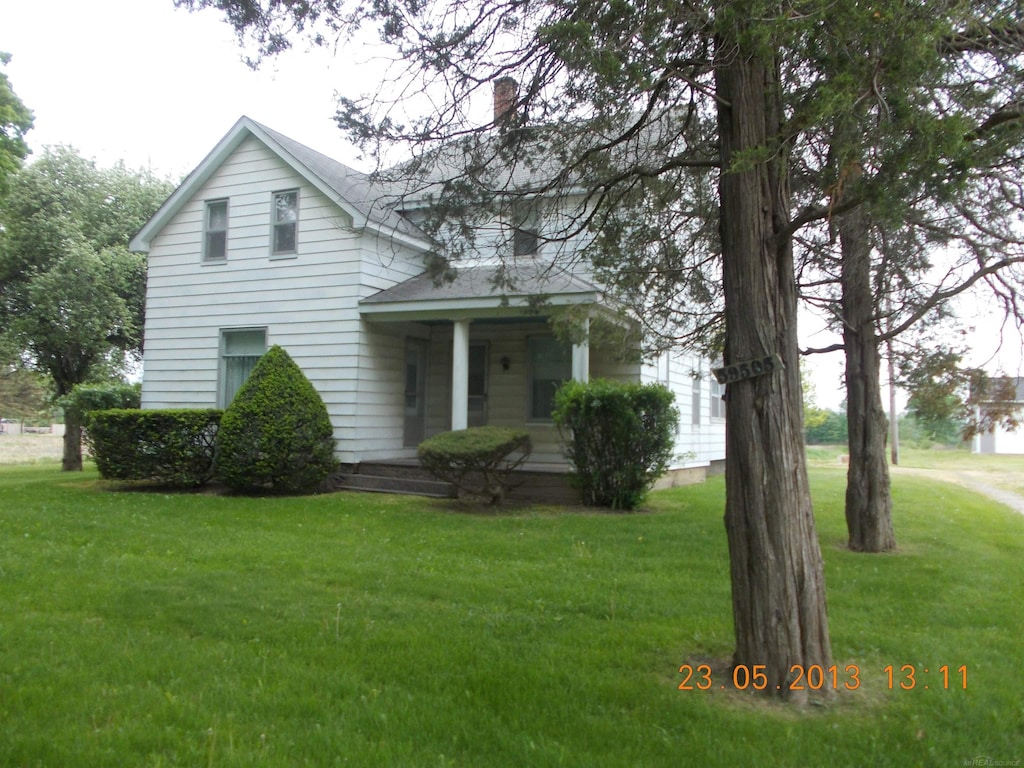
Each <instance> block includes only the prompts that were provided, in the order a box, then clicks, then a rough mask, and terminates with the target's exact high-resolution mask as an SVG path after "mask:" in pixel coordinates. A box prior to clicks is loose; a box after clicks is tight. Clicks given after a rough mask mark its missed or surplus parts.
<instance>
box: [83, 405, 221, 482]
mask: <svg viewBox="0 0 1024 768" xmlns="http://www.w3.org/2000/svg"><path fill="white" fill-rule="evenodd" d="M221 414H222V411H220V410H216V409H208V410H139V409H127V408H120V409H111V410H105V411H93V412H91V413H90V414H89V415H88V421H87V430H88V431H87V433H86V438H85V439H86V442H87V443H88V445H89V450H90V451H91V453H92V456H93V459H94V460H95V461H96V466H97V467H98V468H99V471H100V475H101V476H102V477H104V478H106V479H108V480H151V481H155V482H159V483H163V484H165V485H172V486H197V485H202V484H203V483H206V482H207V481H209V480H210V479H211V478H212V477H213V474H214V465H213V456H214V438H215V436H216V434H217V425H218V424H219V423H220V419H221Z"/></svg>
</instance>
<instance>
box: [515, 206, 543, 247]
mask: <svg viewBox="0 0 1024 768" xmlns="http://www.w3.org/2000/svg"><path fill="white" fill-rule="evenodd" d="M510 223H511V225H512V255H513V256H536V255H537V250H538V249H539V248H540V227H539V225H538V223H537V214H536V212H535V211H534V210H533V208H532V207H531V206H530V205H528V204H527V203H525V202H521V203H516V204H515V205H513V207H512V221H511V222H510Z"/></svg>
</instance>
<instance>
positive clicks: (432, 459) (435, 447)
mask: <svg viewBox="0 0 1024 768" xmlns="http://www.w3.org/2000/svg"><path fill="white" fill-rule="evenodd" d="M531 450H532V446H531V444H530V436H529V435H528V434H527V433H526V432H523V431H521V430H516V429H510V428H507V427H470V428H469V429H460V430H456V431H455V432H442V433H441V434H439V435H435V436H434V437H431V438H428V439H426V440H424V441H423V442H422V443H420V445H419V448H418V449H417V450H416V455H417V457H418V458H419V461H420V466H422V467H423V468H424V469H425V470H427V471H428V472H430V473H431V474H432V475H434V477H436V478H438V479H439V480H443V481H444V482H447V483H451V484H452V485H454V486H455V487H456V488H458V489H459V491H460V492H461V493H464V494H468V495H470V496H474V497H477V498H482V499H485V500H486V501H488V502H489V503H491V504H498V503H499V502H500V501H501V500H502V499H503V498H504V497H505V493H506V492H507V490H508V488H509V485H510V482H511V474H512V472H513V471H514V470H515V469H516V468H517V467H519V466H520V465H522V463H523V462H524V461H526V459H527V457H529V455H530V451H531Z"/></svg>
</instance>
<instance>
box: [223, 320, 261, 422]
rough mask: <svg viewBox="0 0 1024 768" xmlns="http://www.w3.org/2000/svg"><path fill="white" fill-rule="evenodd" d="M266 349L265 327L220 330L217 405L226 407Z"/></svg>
mask: <svg viewBox="0 0 1024 768" xmlns="http://www.w3.org/2000/svg"><path fill="white" fill-rule="evenodd" d="M266 351H267V329H266V328H243V329H238V330H230V331H229V330H225V331H221V373H220V375H221V386H220V402H219V403H218V406H219V407H221V408H227V407H228V406H229V405H230V404H231V401H232V400H234V398H235V393H236V392H238V390H239V389H241V387H242V385H243V384H244V383H245V380H246V379H247V378H249V374H250V373H252V369H253V368H255V367H256V363H257V362H258V361H259V359H260V358H261V357H262V356H263V353H264V352H266Z"/></svg>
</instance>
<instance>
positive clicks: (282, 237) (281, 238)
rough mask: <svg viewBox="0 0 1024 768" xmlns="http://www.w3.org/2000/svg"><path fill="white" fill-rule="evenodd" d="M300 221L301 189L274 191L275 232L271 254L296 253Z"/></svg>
mask: <svg viewBox="0 0 1024 768" xmlns="http://www.w3.org/2000/svg"><path fill="white" fill-rule="evenodd" d="M298 222H299V190H297V189H290V190H288V191H287V192H275V193H274V232H273V245H272V248H271V255H273V256H286V255H291V254H294V253H295V250H296V243H297V242H298V239H297V227H298Z"/></svg>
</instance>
